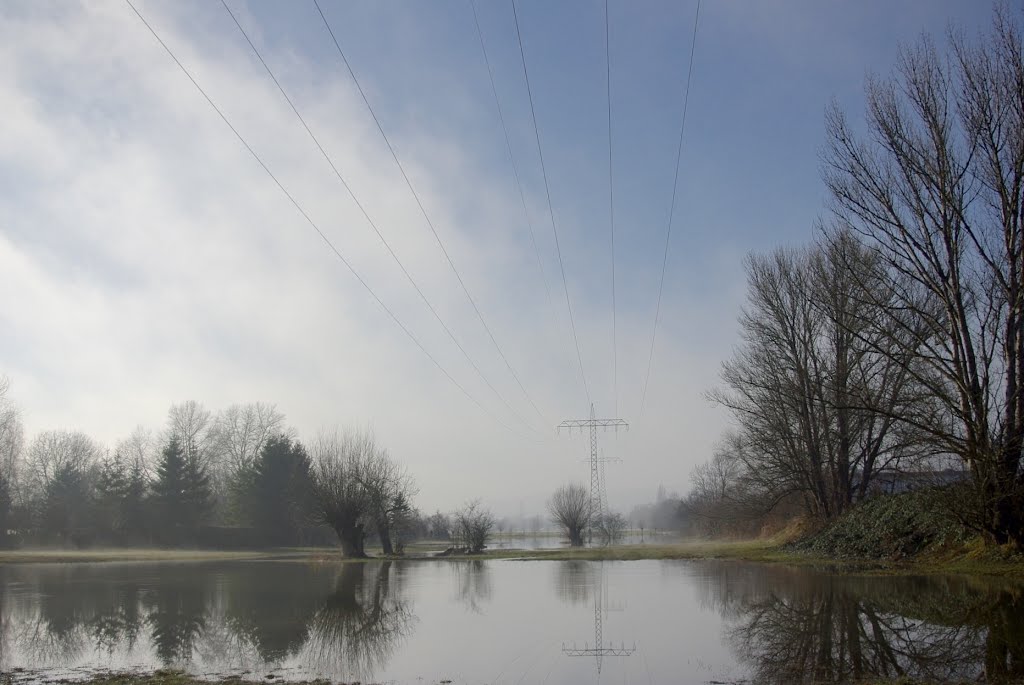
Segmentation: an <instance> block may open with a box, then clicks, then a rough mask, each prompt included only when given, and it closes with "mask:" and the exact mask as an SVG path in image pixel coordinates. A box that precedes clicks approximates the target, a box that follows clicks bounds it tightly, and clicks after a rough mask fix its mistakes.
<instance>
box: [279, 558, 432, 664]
mask: <svg viewBox="0 0 1024 685" xmlns="http://www.w3.org/2000/svg"><path fill="white" fill-rule="evenodd" d="M392 571H393V568H392V563H391V562H390V561H384V562H381V563H351V562H350V563H345V564H342V566H341V570H340V571H339V572H338V577H337V580H336V582H335V589H334V593H333V594H331V595H330V596H329V597H327V598H326V599H325V600H323V601H322V603H321V606H320V609H319V610H318V611H317V612H316V614H314V615H313V618H312V620H311V621H310V622H309V638H308V640H307V641H306V644H305V646H304V647H303V649H302V650H301V652H299V654H298V656H299V657H300V658H301V661H302V663H303V664H304V665H305V666H307V667H308V668H310V669H311V670H313V671H315V672H317V673H323V674H330V675H331V676H332V677H333V678H341V679H345V678H348V679H356V680H365V679H367V678H370V677H372V676H373V674H374V672H376V671H378V670H380V669H382V668H383V667H384V666H385V664H386V663H387V662H388V660H389V659H390V658H391V655H392V654H393V653H394V651H395V648H396V647H397V646H398V644H399V643H400V641H401V640H403V639H404V638H405V637H407V636H408V635H409V634H411V632H412V629H413V626H414V624H415V622H416V617H415V616H414V615H413V613H412V609H411V607H410V605H409V603H408V601H406V600H405V599H404V597H403V594H404V592H403V588H402V584H403V581H404V574H403V573H402V569H401V568H400V567H399V568H397V569H394V571H395V572H394V573H393V572H392Z"/></svg>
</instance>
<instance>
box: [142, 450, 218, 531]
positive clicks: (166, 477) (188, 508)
mask: <svg viewBox="0 0 1024 685" xmlns="http://www.w3.org/2000/svg"><path fill="white" fill-rule="evenodd" d="M187 452H188V453H189V454H191V455H192V457H191V458H189V457H188V456H187V454H186V450H184V449H182V446H181V442H180V441H179V440H178V439H177V438H171V440H170V441H169V442H168V443H167V447H165V448H164V451H163V453H162V455H161V459H160V463H159V464H158V465H157V469H156V481H155V482H154V483H153V496H154V499H155V501H156V504H157V509H158V512H159V514H160V516H161V520H162V521H163V523H164V524H166V525H167V526H169V527H170V528H171V529H172V533H171V539H172V540H175V541H179V542H180V541H182V537H183V536H187V537H192V536H194V535H195V532H196V531H195V529H196V528H198V527H199V525H200V524H201V523H202V522H203V520H204V519H205V517H206V515H207V514H208V513H209V510H210V504H211V501H210V499H211V498H210V480H209V477H208V476H207V475H206V471H205V469H204V468H203V466H202V464H200V463H199V460H198V458H197V457H196V451H195V450H194V449H192V450H188V451H187Z"/></svg>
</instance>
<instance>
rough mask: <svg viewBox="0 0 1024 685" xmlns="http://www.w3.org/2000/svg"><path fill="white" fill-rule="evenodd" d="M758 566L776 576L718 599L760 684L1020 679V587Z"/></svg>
mask: <svg viewBox="0 0 1024 685" xmlns="http://www.w3.org/2000/svg"><path fill="white" fill-rule="evenodd" d="M760 571H761V573H762V574H767V575H768V576H778V577H770V578H764V577H762V578H760V579H759V580H758V585H759V588H761V589H762V590H761V591H755V592H746V591H743V590H742V589H739V590H737V589H736V588H735V587H733V588H732V589H731V591H730V592H729V593H726V594H723V595H721V596H720V597H719V598H718V599H719V605H718V608H719V609H720V610H721V612H722V614H723V615H724V616H725V617H726V619H727V621H728V622H730V623H731V624H732V625H731V628H730V629H729V631H728V637H729V639H730V641H731V642H732V644H733V646H734V649H735V651H736V653H737V655H738V656H739V658H740V659H741V660H742V661H744V662H746V663H747V665H748V666H749V667H750V670H751V673H752V675H753V679H754V682H756V683H799V682H803V683H811V682H814V683H817V682H844V681H859V680H862V679H865V678H871V677H876V676H880V677H889V678H895V677H899V676H909V677H912V678H919V679H924V680H927V681H951V680H952V681H960V680H977V679H979V678H980V677H982V676H984V677H985V679H986V680H987V681H988V682H1000V681H1001V680H1005V679H1008V678H1011V677H1012V678H1019V677H1021V676H1022V675H1024V658H1022V657H1024V652H1022V648H1024V635H1022V631H1024V611H1022V609H1024V603H1022V600H1021V597H1020V588H1019V587H1017V588H1014V589H1007V588H993V587H977V586H976V585H974V584H972V583H971V581H966V580H963V579H948V578H947V579H942V578H936V579H933V578H850V577H836V576H827V575H823V574H820V573H814V572H797V573H796V574H795V575H794V572H793V571H792V570H791V569H790V570H785V569H779V570H778V572H777V571H776V570H773V569H767V568H761V569H760ZM765 580H767V581H769V583H768V587H770V589H767V588H766V585H765V584H764V581H765ZM773 580H774V581H775V582H774V583H772V582H771V581H773Z"/></svg>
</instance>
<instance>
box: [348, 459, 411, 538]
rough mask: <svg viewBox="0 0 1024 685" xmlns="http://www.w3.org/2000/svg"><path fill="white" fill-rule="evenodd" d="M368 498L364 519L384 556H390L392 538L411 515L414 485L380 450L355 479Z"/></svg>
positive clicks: (406, 473) (401, 467) (402, 467)
mask: <svg viewBox="0 0 1024 685" xmlns="http://www.w3.org/2000/svg"><path fill="white" fill-rule="evenodd" d="M359 479H360V482H361V483H362V485H363V487H364V488H365V489H366V493H367V496H368V498H369V511H368V516H369V518H370V523H371V525H372V526H373V527H374V529H375V530H376V532H377V536H378V538H380V544H381V550H382V551H383V553H384V554H388V555H391V554H394V553H395V546H394V542H395V541H394V537H395V533H396V532H397V529H398V528H400V527H401V526H402V525H403V524H404V523H405V521H406V520H407V519H408V517H409V516H410V515H411V514H412V511H413V509H412V499H413V497H415V496H416V493H417V489H416V484H415V482H414V481H413V479H412V477H411V476H410V475H409V473H408V471H406V469H405V467H404V466H402V465H400V464H398V463H397V462H395V461H394V460H393V459H391V456H390V455H389V454H388V452H387V450H380V451H379V452H378V453H377V454H376V456H375V458H373V459H371V460H368V461H367V463H366V464H365V468H364V469H363V471H362V473H361V474H360V475H359Z"/></svg>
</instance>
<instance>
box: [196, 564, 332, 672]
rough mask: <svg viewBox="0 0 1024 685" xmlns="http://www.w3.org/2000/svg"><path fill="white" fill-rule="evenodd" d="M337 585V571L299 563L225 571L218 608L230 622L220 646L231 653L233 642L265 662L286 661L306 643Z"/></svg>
mask: <svg viewBox="0 0 1024 685" xmlns="http://www.w3.org/2000/svg"><path fill="white" fill-rule="evenodd" d="M333 581H334V573H333V572H330V571H329V570H327V569H316V568H310V567H307V566H297V565H294V564H263V565H261V566H260V567H259V568H258V570H255V572H254V570H253V569H251V568H242V569H236V570H232V571H230V572H226V573H225V574H224V575H223V580H222V583H221V586H222V588H223V593H221V594H219V595H218V598H217V602H218V606H217V607H215V613H216V614H217V615H218V616H220V615H223V622H224V623H225V626H224V627H223V629H222V630H221V631H220V632H221V633H223V634H224V639H223V640H220V641H219V644H222V645H224V646H225V648H226V649H227V648H229V646H230V645H232V644H233V645H234V647H233V648H234V649H236V650H237V649H238V644H240V643H241V642H244V643H246V644H251V645H252V646H254V647H255V649H256V651H257V652H258V654H259V657H260V658H261V659H263V660H265V661H268V662H275V661H280V660H282V659H284V658H285V657H287V656H288V655H289V654H292V653H294V652H296V651H298V650H299V649H300V648H301V647H302V645H303V643H304V642H305V641H306V638H307V637H308V634H309V630H308V627H307V626H308V624H309V622H310V620H311V619H312V617H313V615H314V614H315V613H316V611H317V609H318V608H319V606H320V604H321V602H322V599H323V597H324V596H325V595H327V594H329V593H330V592H331V591H332V590H333ZM229 637H230V638H232V639H231V640H228V638H229ZM205 639H206V638H205V637H204V642H205ZM211 651H215V650H211Z"/></svg>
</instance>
